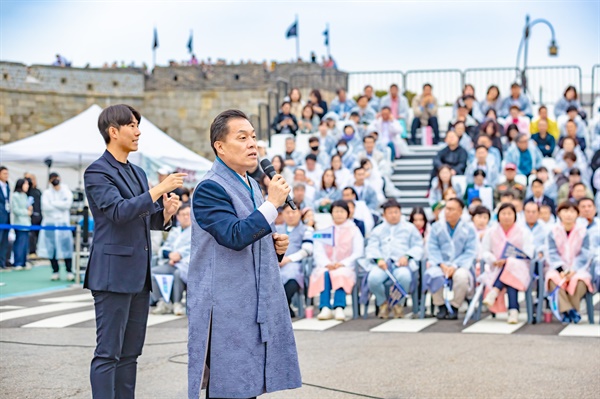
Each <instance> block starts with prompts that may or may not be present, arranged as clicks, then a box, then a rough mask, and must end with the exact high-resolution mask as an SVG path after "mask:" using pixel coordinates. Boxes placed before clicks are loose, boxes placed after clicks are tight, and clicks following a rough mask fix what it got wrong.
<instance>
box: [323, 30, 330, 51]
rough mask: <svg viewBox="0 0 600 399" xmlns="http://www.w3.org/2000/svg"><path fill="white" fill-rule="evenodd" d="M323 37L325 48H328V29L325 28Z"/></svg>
mask: <svg viewBox="0 0 600 399" xmlns="http://www.w3.org/2000/svg"><path fill="white" fill-rule="evenodd" d="M323 36H325V46H329V27H327V28H325V31H324V32H323Z"/></svg>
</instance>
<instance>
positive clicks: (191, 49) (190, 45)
mask: <svg viewBox="0 0 600 399" xmlns="http://www.w3.org/2000/svg"><path fill="white" fill-rule="evenodd" d="M193 41H194V31H190V39H189V40H188V43H187V48H188V52H189V53H190V54H192V53H193V52H194V50H193Z"/></svg>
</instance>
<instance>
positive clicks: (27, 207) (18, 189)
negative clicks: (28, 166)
mask: <svg viewBox="0 0 600 399" xmlns="http://www.w3.org/2000/svg"><path fill="white" fill-rule="evenodd" d="M27 191H29V182H28V181H27V180H26V179H19V180H17V183H16V184H15V191H14V193H13V195H12V198H11V203H10V206H11V216H12V219H13V220H12V224H14V225H17V226H31V214H32V213H33V207H32V203H30V201H29V198H28V197H27ZM28 253H29V230H19V229H15V242H14V244H13V254H14V263H13V265H14V268H15V270H21V269H23V268H24V267H25V262H26V260H27V254H28Z"/></svg>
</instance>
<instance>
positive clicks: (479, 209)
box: [471, 205, 492, 219]
mask: <svg viewBox="0 0 600 399" xmlns="http://www.w3.org/2000/svg"><path fill="white" fill-rule="evenodd" d="M475 215H487V216H488V219H491V218H492V214H491V213H490V210H489V209H487V207H485V206H483V205H478V206H477V207H476V208H475V209H474V210H473V212H472V213H471V216H475Z"/></svg>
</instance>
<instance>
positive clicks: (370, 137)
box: [363, 134, 377, 143]
mask: <svg viewBox="0 0 600 399" xmlns="http://www.w3.org/2000/svg"><path fill="white" fill-rule="evenodd" d="M367 139H373V141H377V140H375V137H373V136H371V135H370V134H367V135H366V136H365V137H363V143H364V142H365V141H367Z"/></svg>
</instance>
